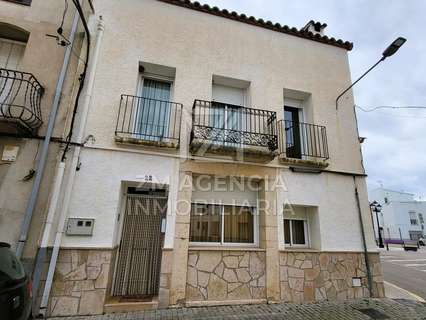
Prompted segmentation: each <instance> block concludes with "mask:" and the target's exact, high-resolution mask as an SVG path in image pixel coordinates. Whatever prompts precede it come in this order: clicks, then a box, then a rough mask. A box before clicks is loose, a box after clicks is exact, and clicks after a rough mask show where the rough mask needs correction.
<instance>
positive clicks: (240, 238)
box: [189, 203, 255, 244]
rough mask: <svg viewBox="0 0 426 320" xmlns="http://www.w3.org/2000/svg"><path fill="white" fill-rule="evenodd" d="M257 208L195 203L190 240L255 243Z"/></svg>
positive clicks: (192, 212)
mask: <svg viewBox="0 0 426 320" xmlns="http://www.w3.org/2000/svg"><path fill="white" fill-rule="evenodd" d="M254 220H255V208H254V207H248V206H233V205H218V204H200V203H193V204H192V207H191V221H190V236H189V238H190V241H191V242H200V243H216V244H224V243H225V244H254V243H255V241H254V240H255V239H254V226H255V222H254Z"/></svg>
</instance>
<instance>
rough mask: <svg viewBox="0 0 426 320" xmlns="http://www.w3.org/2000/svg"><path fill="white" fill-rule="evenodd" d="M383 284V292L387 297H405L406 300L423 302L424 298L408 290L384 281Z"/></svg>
mask: <svg viewBox="0 0 426 320" xmlns="http://www.w3.org/2000/svg"><path fill="white" fill-rule="evenodd" d="M384 284H385V293H386V297H387V298H390V299H406V300H414V301H418V302H425V300H424V299H423V298H422V297H419V296H418V295H416V294H414V293H412V292H410V291H407V290H405V289H403V288H400V287H398V286H397V285H394V284H392V283H389V282H386V281H385V282H384Z"/></svg>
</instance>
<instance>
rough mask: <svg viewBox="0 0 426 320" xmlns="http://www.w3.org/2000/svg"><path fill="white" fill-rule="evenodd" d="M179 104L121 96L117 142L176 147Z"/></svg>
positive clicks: (179, 125) (177, 142) (180, 105)
mask: <svg viewBox="0 0 426 320" xmlns="http://www.w3.org/2000/svg"><path fill="white" fill-rule="evenodd" d="M181 122H182V104H180V103H175V102H170V101H163V100H157V99H150V98H144V97H137V96H131V95H125V94H123V95H121V99H120V108H119V112H118V118H117V125H116V128H115V136H116V140H117V141H119V142H132V143H140V144H148V145H157V146H164V147H172V148H177V147H178V146H179V141H180V129H181Z"/></svg>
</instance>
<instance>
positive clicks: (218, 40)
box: [88, 0, 362, 172]
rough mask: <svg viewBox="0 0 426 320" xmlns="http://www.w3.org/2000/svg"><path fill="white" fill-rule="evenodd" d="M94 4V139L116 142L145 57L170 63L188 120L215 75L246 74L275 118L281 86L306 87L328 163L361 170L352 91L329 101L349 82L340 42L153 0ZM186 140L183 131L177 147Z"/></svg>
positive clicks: (255, 96) (176, 97)
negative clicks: (123, 106) (99, 27)
mask: <svg viewBox="0 0 426 320" xmlns="http://www.w3.org/2000/svg"><path fill="white" fill-rule="evenodd" d="M95 6H96V10H97V13H98V14H100V15H102V16H103V17H104V20H105V24H106V29H105V33H104V40H103V44H102V49H101V53H100V55H101V58H100V60H99V64H98V70H97V80H96V83H95V91H94V96H93V97H94V101H95V103H94V104H93V109H92V111H91V113H90V115H89V119H88V131H90V133H92V134H94V135H95V136H96V137H97V144H98V145H101V146H114V145H115V143H114V139H113V137H114V130H115V123H116V116H117V114H118V107H119V101H120V94H123V93H125V94H135V93H136V88H137V83H138V64H139V62H150V63H155V64H160V65H164V66H169V67H173V68H176V77H175V82H174V88H173V97H172V99H173V101H176V102H180V103H183V105H184V109H185V110H187V114H186V119H187V120H189V118H190V111H191V108H192V104H193V101H194V99H197V98H198V99H206V100H209V99H211V87H212V76H213V75H221V76H226V77H230V78H235V79H240V80H245V81H248V82H250V88H249V92H250V99H249V100H250V101H251V105H252V106H254V107H258V108H262V109H268V110H274V111H277V113H278V118H279V119H280V118H281V119H282V117H283V112H282V109H283V104H284V102H283V95H284V93H283V92H284V89H293V90H298V91H301V92H307V93H310V95H311V97H310V101H309V102H307V103H308V104H312V112H311V114H312V119H310V122H312V123H316V124H319V125H326V126H327V134H328V142H329V143H328V144H329V151H330V158H331V160H330V169H336V170H346V171H355V172H361V171H362V168H361V163H360V153H359V148H358V140H357V133H356V127H355V119H354V114H353V110H352V105H353V104H352V98H351V95H350V94H348V96H347V97H348V99H342V101H341V107H340V108H339V111H338V112H336V108H335V106H334V102H335V98H336V96H337V95H338V94H339V92H340V91H341V90H342V89H343V88H344V87H345V86H347V85H348V84H349V83H350V74H349V64H348V58H347V51H346V50H344V49H341V48H337V47H333V46H330V45H325V44H321V43H317V42H314V41H309V40H305V39H301V38H298V37H294V36H290V35H286V34H281V33H278V32H274V31H271V30H266V29H263V28H259V27H255V26H250V25H247V24H243V23H240V22H236V21H232V20H229V19H225V18H220V17H216V16H212V15H208V14H205V13H200V12H196V11H194V10H189V9H185V8H181V7H177V6H173V5H168V4H164V3H161V2H157V1H152V0H145V1H131V0H127V1H124V2H120V3H118V2H115V1H95ZM159 25H161V28H159V27H158V26H159ZM123 48H126V50H123ZM89 128H90V129H89ZM185 129H186V130H189V129H190V128H189V127H188V123H187V124H186V125H184V126H183V131H184V132H185ZM187 141H188V135H186V134H183V135H182V143H181V149H182V150H183V152H185V151H186V149H187V145H188V144H187Z"/></svg>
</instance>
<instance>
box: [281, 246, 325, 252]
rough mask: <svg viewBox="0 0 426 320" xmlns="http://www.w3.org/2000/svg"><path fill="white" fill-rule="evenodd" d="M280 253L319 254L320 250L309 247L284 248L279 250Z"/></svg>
mask: <svg viewBox="0 0 426 320" xmlns="http://www.w3.org/2000/svg"><path fill="white" fill-rule="evenodd" d="M280 252H321V250H318V249H312V248H309V247H296V248H295V247H286V248H285V249H280Z"/></svg>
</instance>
